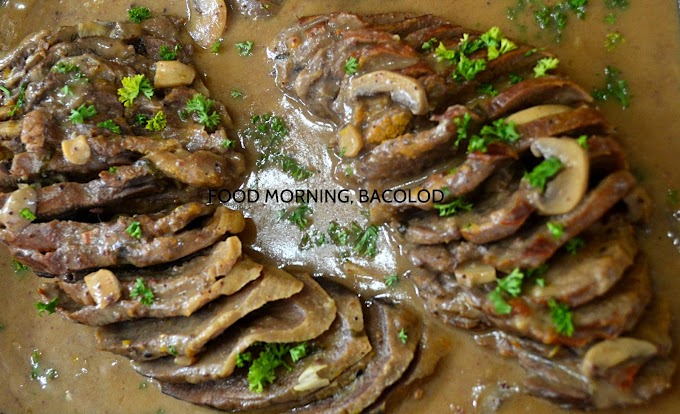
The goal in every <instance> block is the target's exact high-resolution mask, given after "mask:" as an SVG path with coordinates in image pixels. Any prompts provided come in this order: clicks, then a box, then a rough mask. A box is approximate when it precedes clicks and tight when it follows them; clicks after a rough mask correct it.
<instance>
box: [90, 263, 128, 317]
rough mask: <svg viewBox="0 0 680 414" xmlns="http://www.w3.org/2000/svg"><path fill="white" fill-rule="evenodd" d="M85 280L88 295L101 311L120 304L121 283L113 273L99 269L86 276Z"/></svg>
mask: <svg viewBox="0 0 680 414" xmlns="http://www.w3.org/2000/svg"><path fill="white" fill-rule="evenodd" d="M84 280H85V285H86V286H87V291H88V293H89V294H90V296H92V299H94V301H95V303H96V304H97V307H98V308H99V309H103V308H105V307H107V306H108V305H110V304H111V303H114V302H118V300H119V299H120V296H121V290H120V282H119V281H118V278H117V277H116V275H114V274H113V272H112V271H110V270H108V269H99V270H98V271H96V272H94V273H90V274H89V275H87V276H85V278H84Z"/></svg>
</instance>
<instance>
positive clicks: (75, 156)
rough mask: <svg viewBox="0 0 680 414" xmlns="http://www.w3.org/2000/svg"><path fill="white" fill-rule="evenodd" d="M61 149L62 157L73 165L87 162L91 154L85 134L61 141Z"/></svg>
mask: <svg viewBox="0 0 680 414" xmlns="http://www.w3.org/2000/svg"><path fill="white" fill-rule="evenodd" d="M61 150H62V152H63V153H64V159H65V160H66V161H68V162H70V163H71V164H75V165H83V164H85V163H87V162H88V161H89V160H90V156H91V155H92V154H91V152H90V144H88V143H87V138H86V137H85V135H78V136H77V137H75V138H72V139H67V140H64V141H61Z"/></svg>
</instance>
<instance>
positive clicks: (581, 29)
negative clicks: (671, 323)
mask: <svg viewBox="0 0 680 414" xmlns="http://www.w3.org/2000/svg"><path fill="white" fill-rule="evenodd" d="M515 3H516V1H514V0H506V1H501V0H496V1H493V2H491V1H486V2H483V1H479V0H457V1H449V0H437V1H434V0H430V1H421V0H394V1H391V2H389V3H387V2H382V1H376V0H364V1H361V2H347V1H341V0H324V1H320V2H309V1H303V0H285V1H284V2H283V6H282V9H281V12H280V13H279V14H278V15H277V16H275V17H273V18H270V19H261V20H257V21H254V20H251V19H246V18H244V17H242V16H241V15H239V14H238V13H236V12H234V11H231V10H230V16H229V18H228V29H227V31H226V33H225V35H224V39H223V42H222V52H221V53H220V54H219V55H214V54H212V53H210V52H209V51H207V52H201V53H198V54H197V56H196V65H197V67H198V68H199V70H200V71H201V72H203V73H204V75H205V77H206V79H207V85H208V87H209V88H210V89H211V91H212V93H213V96H214V97H216V98H218V99H221V100H222V101H223V102H224V103H225V104H226V105H227V107H228V108H229V109H230V112H231V114H232V116H233V117H234V120H235V129H236V130H241V129H243V128H245V127H246V126H247V125H248V123H249V120H250V117H251V115H253V114H260V113H266V112H270V111H273V112H275V113H277V114H279V115H281V116H283V117H284V118H285V119H286V121H287V123H288V125H289V128H290V137H289V141H288V142H287V143H286V149H287V150H289V151H290V152H291V153H293V154H297V155H298V159H302V160H304V162H305V163H306V164H307V165H312V166H313V167H314V168H315V169H316V170H317V171H319V172H318V173H317V174H315V176H314V177H313V178H311V179H309V180H308V181H306V182H305V183H304V186H305V187H300V185H301V184H299V183H296V182H294V181H292V180H291V179H290V178H288V177H286V176H284V175H282V174H281V173H280V172H279V171H276V170H274V169H267V170H264V171H260V172H259V173H258V174H257V176H251V177H249V179H248V180H247V183H246V184H245V185H246V186H250V187H252V186H257V187H258V188H278V189H282V188H310V189H339V188H341V187H340V184H339V183H338V182H337V181H336V180H333V178H332V176H333V174H332V170H333V168H334V167H335V165H334V160H335V159H336V158H335V157H334V156H333V152H332V150H331V149H330V148H331V144H332V142H333V139H334V136H333V133H332V130H331V128H330V127H329V126H327V125H324V124H320V123H313V122H311V121H310V120H309V119H307V118H306V117H305V116H306V113H305V112H304V109H303V108H300V107H299V105H298V104H297V103H296V102H294V101H292V100H289V99H286V98H284V97H283V96H282V94H281V93H280V92H279V90H278V89H277V88H276V86H275V85H274V81H273V78H272V76H271V67H272V66H271V64H270V63H269V62H267V57H266V50H265V49H266V45H267V44H268V43H269V41H270V40H271V39H272V38H273V37H274V36H275V35H276V34H277V33H278V31H279V30H281V29H282V28H284V27H287V26H288V25H290V24H291V23H292V22H293V21H294V20H295V19H297V18H299V17H301V16H305V15H310V14H318V13H329V12H333V11H340V10H346V11H352V12H359V13H377V12H387V11H407V12H413V13H419V14H423V13H433V14H437V15H440V16H443V17H445V18H447V19H449V20H450V21H452V22H454V23H457V24H460V25H462V26H464V27H470V28H473V29H479V30H486V29H487V28H489V27H491V26H494V25H497V26H500V27H501V29H502V30H503V32H504V33H505V34H506V35H508V36H511V37H515V38H517V39H519V40H521V41H525V42H528V43H532V44H535V45H536V46H538V47H546V48H549V49H551V50H552V51H554V52H555V53H556V54H557V55H558V56H559V58H560V62H561V63H560V65H561V68H562V69H563V70H564V72H565V73H567V74H569V75H570V76H571V77H572V78H573V79H574V80H575V81H577V82H579V83H580V84H582V85H583V86H584V87H585V88H586V89H588V90H590V89H593V88H595V87H601V86H602V83H603V82H604V80H603V75H602V72H603V69H604V67H605V66H606V65H608V64H611V65H613V66H616V67H618V68H621V69H622V71H623V74H624V77H625V78H626V79H627V80H628V82H629V85H630V90H631V92H632V95H633V98H632V103H631V106H630V107H629V108H628V109H627V110H622V109H621V108H620V107H619V106H617V105H616V104H615V103H611V102H606V103H604V104H603V105H602V108H603V109H604V111H605V113H606V115H607V117H608V119H609V120H610V121H611V123H612V124H613V125H614V126H616V127H617V129H618V133H619V137H620V139H621V140H622V142H623V145H624V148H625V149H626V151H627V153H628V156H629V160H630V163H631V167H632V169H633V170H634V171H635V172H636V173H637V174H638V176H639V178H640V179H641V180H642V181H641V182H642V184H643V185H644V186H645V188H646V189H647V190H648V191H649V193H650V194H651V196H652V198H653V200H654V202H655V205H656V209H655V211H654V215H653V219H652V221H651V224H650V225H649V227H648V228H647V229H645V231H644V232H642V233H641V238H642V240H641V243H642V248H643V249H644V251H645V252H646V254H647V256H648V257H649V259H650V260H649V261H650V263H651V264H652V270H653V274H654V281H655V290H656V292H657V294H658V295H660V296H663V297H665V298H666V299H667V300H668V301H669V302H670V304H671V308H672V312H673V315H674V319H675V320H676V326H675V329H674V332H673V336H674V342H675V344H676V350H675V351H674V354H673V355H675V358H676V359H678V352H677V347H678V345H677V344H679V343H680V329H678V326H677V320H678V317H679V316H680V296H678V295H677V292H679V291H680V278H678V277H677V273H678V272H679V271H680V211H678V212H676V213H675V215H674V210H677V209H679V208H680V206H678V205H675V206H673V205H672V203H669V200H668V191H669V190H679V191H680V168H678V167H677V165H678V162H677V158H678V157H680V105H678V96H680V30H679V28H680V25H679V18H678V9H677V7H678V5H677V3H676V2H674V1H673V0H648V1H644V2H643V1H641V0H633V1H631V2H630V3H631V4H630V6H629V8H628V9H627V10H626V11H618V12H617V17H618V18H617V22H616V23H615V24H606V23H604V22H603V19H604V17H605V16H606V15H607V14H608V13H609V10H607V9H606V8H605V7H604V6H603V4H602V3H603V2H599V1H591V2H590V3H592V4H590V6H589V8H588V15H587V18H586V19H585V20H583V21H581V20H577V19H576V18H574V17H572V18H571V19H570V20H569V23H568V27H567V29H566V30H565V32H564V35H563V37H562V41H561V43H559V44H555V43H554V42H553V39H552V37H551V36H550V35H548V34H546V33H542V34H541V33H538V32H537V31H536V30H535V29H534V28H532V27H528V28H525V27H521V26H519V25H517V24H515V23H513V22H511V21H509V20H508V19H507V18H506V14H507V8H508V7H510V6H513V5H515ZM136 4H137V5H142V4H143V2H141V3H136ZM129 6H130V2H129V1H119V0H107V1H103V0H88V1H82V0H81V1H75V0H60V1H49V2H46V1H39V0H23V1H14V0H5V1H0V22H2V23H1V24H0V47H1V48H3V49H6V48H8V47H12V46H13V45H15V44H16V43H17V42H18V41H20V40H21V39H22V38H23V37H24V36H25V35H27V34H29V33H31V32H33V31H37V30H41V29H51V28H55V27H58V26H60V25H68V24H75V23H77V22H80V21H88V20H93V19H102V20H120V19H125V18H126V16H127V13H126V9H127V8H128V7H129ZM146 6H148V7H150V8H151V9H152V11H153V12H154V13H163V12H165V13H172V14H177V15H185V13H186V6H185V2H184V1H176V0H175V1H154V2H147V4H146ZM614 30H616V31H618V32H620V33H621V34H622V35H623V36H624V38H625V39H626V41H625V43H624V44H622V45H619V46H618V47H617V48H616V49H614V50H612V51H608V50H607V49H606V48H605V47H604V42H605V37H606V35H607V33H609V32H611V31H614ZM245 40H252V41H254V43H255V48H254V50H253V55H252V56H249V57H240V56H239V55H238V53H237V50H236V48H235V47H234V44H235V43H237V42H241V41H245ZM232 89H237V90H239V91H241V92H243V94H244V97H243V99H234V98H232V97H231V96H230V92H231V90H232ZM233 135H234V136H233V137H232V138H234V137H235V135H236V133H234V134H233ZM335 176H340V174H335ZM233 207H235V208H239V209H242V210H244V212H245V214H246V216H247V217H250V218H252V219H253V220H252V223H251V224H253V226H252V227H253V228H254V230H255V231H254V232H252V233H251V237H249V238H247V240H245V241H246V243H247V244H249V245H250V246H251V247H252V249H254V250H255V251H257V252H261V253H262V254H263V255H265V256H269V257H271V258H272V259H273V260H275V261H276V262H277V263H278V264H281V265H296V266H304V267H305V268H307V269H310V270H311V271H313V272H315V273H316V274H325V275H327V276H330V277H339V278H344V279H345V282H346V283H347V284H350V285H353V286H355V287H356V288H357V289H360V290H362V291H364V292H368V293H370V294H377V295H385V296H389V297H391V298H393V299H395V300H398V301H408V302H412V303H413V304H415V306H416V307H418V306H420V305H419V301H418V299H417V297H416V295H415V292H414V290H413V288H412V287H411V285H410V282H409V281H408V280H407V279H408V272H407V263H406V261H405V260H403V259H402V258H401V257H400V256H399V253H400V249H399V246H395V245H394V244H393V243H390V241H389V239H390V237H389V234H388V233H387V232H386V231H384V230H381V232H382V233H381V237H380V241H379V243H380V246H381V247H380V250H379V252H378V255H377V257H376V258H375V259H373V260H356V261H354V264H355V265H354V266H352V267H351V269H349V270H352V271H351V272H343V271H342V270H343V265H342V261H341V259H340V258H339V257H338V256H337V252H336V251H335V248H334V247H332V246H323V247H321V248H316V249H311V250H307V251H300V250H299V249H298V243H299V239H300V234H298V233H297V232H296V231H297V230H294V229H293V227H292V226H291V225H290V224H287V223H285V222H279V221H277V214H278V211H279V210H280V209H281V208H285V207H286V206H282V205H276V204H273V203H270V204H268V205H264V204H263V203H251V204H238V205H233ZM313 208H314V224H315V225H316V226H318V228H320V229H323V228H325V227H326V226H327V225H328V222H330V221H331V220H337V221H338V222H341V223H349V222H351V221H352V220H354V219H357V217H358V218H359V219H358V220H361V219H362V217H361V212H362V209H361V206H358V205H357V204H356V203H355V204H341V203H336V204H333V203H326V204H318V205H315V206H313ZM674 216H675V218H674ZM255 223H256V224H255ZM391 273H398V274H399V275H402V276H403V277H402V278H401V280H402V283H399V284H398V285H397V287H395V288H392V289H390V290H386V289H385V287H384V283H383V280H384V277H385V276H386V275H388V274H391ZM0 275H1V276H0V292H2V298H3V304H2V306H0V323H1V324H2V326H3V329H2V330H1V331H0V376H1V377H2V378H3V381H2V382H3V384H2V386H1V387H0V412H2V413H8V414H10V413H12V414H13V413H46V414H51V413H64V414H69V413H150V414H152V413H161V412H164V413H168V414H169V413H208V412H213V411H212V410H209V409H206V408H201V407H197V406H193V405H191V404H187V403H184V402H181V401H177V400H174V399H172V398H170V397H166V396H164V395H162V394H161V393H160V391H159V390H158V388H157V387H156V386H155V385H154V384H153V383H152V382H149V381H147V380H145V379H144V378H142V377H140V376H139V375H137V374H136V373H134V372H133V370H132V369H131V368H130V366H129V363H128V361H127V360H126V359H125V358H122V357H117V356H114V355H112V354H108V353H105V352H99V351H97V350H96V348H95V346H94V332H93V330H92V329H91V328H88V327H85V326H79V325H76V324H74V323H71V322H69V321H66V320H64V319H62V318H61V317H59V316H58V315H50V316H47V315H44V316H43V317H38V315H37V312H36V309H35V307H34V303H35V302H36V301H37V300H38V298H37V295H36V293H35V289H36V286H37V278H36V277H35V276H33V275H32V274H28V273H26V274H23V273H15V272H14V271H13V270H12V269H11V260H10V258H9V256H8V254H7V252H6V251H5V250H4V249H2V251H1V252H0ZM423 318H428V319H431V318H430V317H429V316H428V315H427V314H426V313H423ZM432 323H435V324H437V323H438V322H436V321H432ZM440 331H441V332H444V333H445V334H446V336H447V338H448V340H449V341H450V344H451V346H450V349H451V350H450V352H449V353H448V354H447V356H446V357H444V358H443V359H442V361H441V362H440V363H439V365H438V367H437V370H436V374H435V375H434V376H433V377H432V378H430V379H429V380H427V381H424V382H423V383H422V384H421V386H420V387H419V388H418V389H417V390H415V389H414V392H413V393H412V394H409V395H407V396H406V397H405V398H403V399H402V400H401V401H393V402H392V403H391V404H390V406H389V407H388V411H389V412H395V413H485V412H498V413H521V412H527V413H529V412H531V413H552V412H556V413H557V412H563V411H562V410H560V409H559V408H556V407H555V406H553V405H551V404H549V403H547V402H545V401H542V400H539V399H535V398H532V397H528V396H524V395H522V394H520V393H517V392H515V389H516V386H517V384H519V383H520V382H521V379H522V373H521V370H520V369H519V368H518V367H517V365H516V363H515V362H514V361H512V360H508V359H505V358H503V357H500V356H498V355H497V354H495V353H494V352H492V351H487V350H483V349H480V348H479V347H477V346H476V345H475V344H474V343H473V341H472V340H471V337H470V335H469V334H468V333H467V332H465V331H461V330H457V329H453V328H448V327H444V326H441V329H440ZM35 350H37V351H38V352H39V356H40V368H39V369H40V370H44V369H46V368H54V369H56V371H57V373H58V376H57V377H56V378H54V379H52V380H49V381H47V382H46V383H44V384H43V383H41V382H40V381H37V380H32V379H31V370H32V367H31V355H32V354H33V352H34V351H35ZM501 401H503V402H502V404H499V403H500V402H501ZM677 407H680V384H678V381H677V380H676V381H675V384H674V387H673V389H671V390H669V391H668V392H666V393H665V394H664V395H662V396H660V397H658V398H655V399H654V400H653V401H651V402H650V403H649V404H647V405H644V406H641V407H634V408H630V409H628V410H626V412H629V413H650V412H654V413H657V414H671V413H676V412H677V410H678V408H677ZM610 412H611V413H615V412H620V410H612V411H610Z"/></svg>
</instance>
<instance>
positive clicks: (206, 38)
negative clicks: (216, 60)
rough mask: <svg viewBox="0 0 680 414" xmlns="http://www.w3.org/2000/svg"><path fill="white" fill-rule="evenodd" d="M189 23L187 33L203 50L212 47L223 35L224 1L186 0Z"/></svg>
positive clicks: (225, 16)
mask: <svg viewBox="0 0 680 414" xmlns="http://www.w3.org/2000/svg"><path fill="white" fill-rule="evenodd" d="M187 9H188V10H189V23H188V24H187V31H188V32H189V34H190V35H191V37H192V38H193V39H194V41H195V42H196V43H198V44H199V45H200V46H202V47H203V48H205V49H207V48H209V47H210V46H212V44H213V43H215V42H216V41H217V40H219V38H220V37H221V36H222V33H224V28H225V26H226V24H227V6H226V5H225V4H224V0H187Z"/></svg>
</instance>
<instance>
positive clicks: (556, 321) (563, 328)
mask: <svg viewBox="0 0 680 414" xmlns="http://www.w3.org/2000/svg"><path fill="white" fill-rule="evenodd" d="M548 306H549V307H550V318H551V319H552V323H553V325H554V326H555V330H556V331H557V333H558V334H560V335H565V336H572V335H573V334H574V323H573V322H572V314H571V310H569V306H567V305H565V304H563V303H558V302H557V301H556V300H555V299H553V298H550V301H549V302H548Z"/></svg>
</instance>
